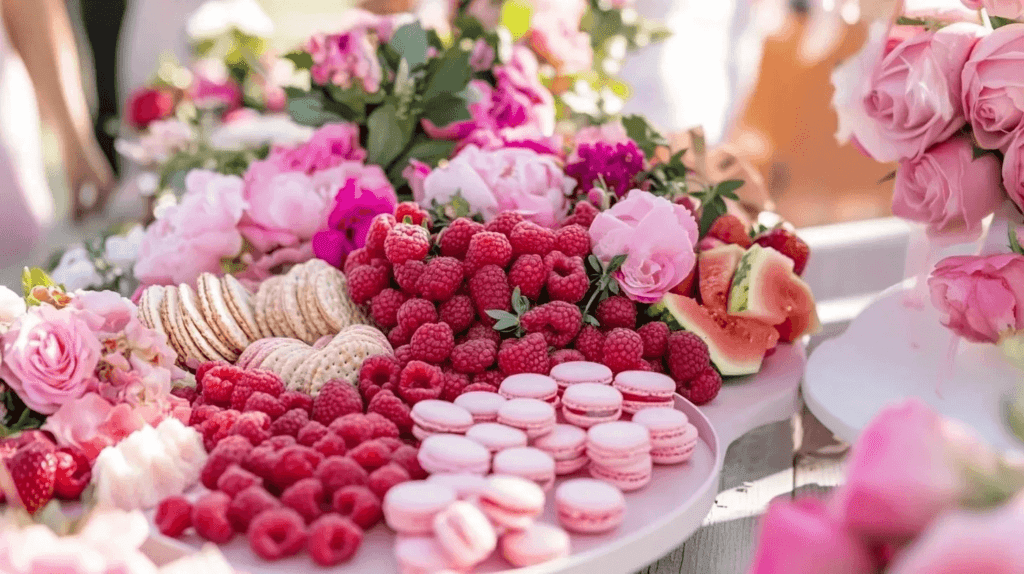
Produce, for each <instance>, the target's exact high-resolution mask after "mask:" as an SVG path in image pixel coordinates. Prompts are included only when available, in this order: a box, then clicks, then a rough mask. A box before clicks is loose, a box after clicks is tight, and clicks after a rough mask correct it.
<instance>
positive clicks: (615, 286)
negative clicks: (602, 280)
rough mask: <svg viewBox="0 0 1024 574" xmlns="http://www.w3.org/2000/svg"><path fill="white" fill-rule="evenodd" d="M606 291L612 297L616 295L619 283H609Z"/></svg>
mask: <svg viewBox="0 0 1024 574" xmlns="http://www.w3.org/2000/svg"><path fill="white" fill-rule="evenodd" d="M608 290H609V291H611V292H612V294H613V295H618V294H619V282H618V281H612V282H611V283H609V284H608Z"/></svg>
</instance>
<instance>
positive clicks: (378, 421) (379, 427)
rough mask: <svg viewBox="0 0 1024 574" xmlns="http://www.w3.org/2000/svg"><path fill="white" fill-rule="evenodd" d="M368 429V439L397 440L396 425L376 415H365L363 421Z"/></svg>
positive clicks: (398, 433)
mask: <svg viewBox="0 0 1024 574" xmlns="http://www.w3.org/2000/svg"><path fill="white" fill-rule="evenodd" d="M363 420H365V421H366V422H367V424H368V425H369V427H370V438H396V439H397V438H398V435H400V434H401V433H400V432H399V431H398V425H396V424H395V423H393V422H391V421H389V420H388V419H386V418H384V417H383V416H382V415H379V414H377V413H366V416H365V417H364V419H363Z"/></svg>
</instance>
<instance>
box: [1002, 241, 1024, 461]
mask: <svg viewBox="0 0 1024 574" xmlns="http://www.w3.org/2000/svg"><path fill="white" fill-rule="evenodd" d="M1006 234H1007V235H1008V236H1009V239H1010V250H1011V251H1013V252H1014V253H1016V254H1017V255H1024V247H1021V245H1020V241H1019V240H1018V239H1017V229H1016V228H1015V227H1014V226H1012V225H1011V226H1009V229H1007V233H1006ZM1021 429H1022V430H1024V426H1021ZM1019 436H1021V437H1022V438H1021V440H1022V441H1024V432H1022V433H1021V434H1020V435H1019Z"/></svg>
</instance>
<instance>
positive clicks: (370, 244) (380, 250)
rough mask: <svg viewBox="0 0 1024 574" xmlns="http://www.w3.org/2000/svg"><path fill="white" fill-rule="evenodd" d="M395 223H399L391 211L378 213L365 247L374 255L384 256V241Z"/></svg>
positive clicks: (371, 222)
mask: <svg viewBox="0 0 1024 574" xmlns="http://www.w3.org/2000/svg"><path fill="white" fill-rule="evenodd" d="M395 223H397V221H396V220H395V216H394V215H391V214H390V213H380V214H377V215H376V216H374V218H373V220H372V221H370V228H369V229H368V230H367V231H366V243H365V244H364V247H365V249H366V251H367V253H369V254H370V255H371V256H372V257H384V242H385V241H386V240H387V237H388V232H390V231H391V229H392V228H393V227H394V226H395ZM346 274H347V273H346Z"/></svg>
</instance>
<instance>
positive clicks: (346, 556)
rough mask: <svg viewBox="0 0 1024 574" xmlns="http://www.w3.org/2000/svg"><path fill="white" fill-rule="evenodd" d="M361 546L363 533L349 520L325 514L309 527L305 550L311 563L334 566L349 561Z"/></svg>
mask: <svg viewBox="0 0 1024 574" xmlns="http://www.w3.org/2000/svg"><path fill="white" fill-rule="evenodd" d="M362 544H363V531H362V530H360V529H359V527H358V526H356V525H355V524H353V523H352V521H351V520H349V519H347V518H343V517H341V516H338V515H337V514H326V515H324V516H322V517H320V518H319V519H317V521H316V522H314V523H313V524H312V525H310V527H309V537H308V540H307V543H306V549H307V550H308V551H309V556H310V558H312V559H313V562H316V563H317V564H319V565H321V566H334V565H336V564H340V563H342V562H345V561H346V560H351V559H352V557H353V556H355V554H356V551H357V550H359V547H360V546H361V545H362Z"/></svg>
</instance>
